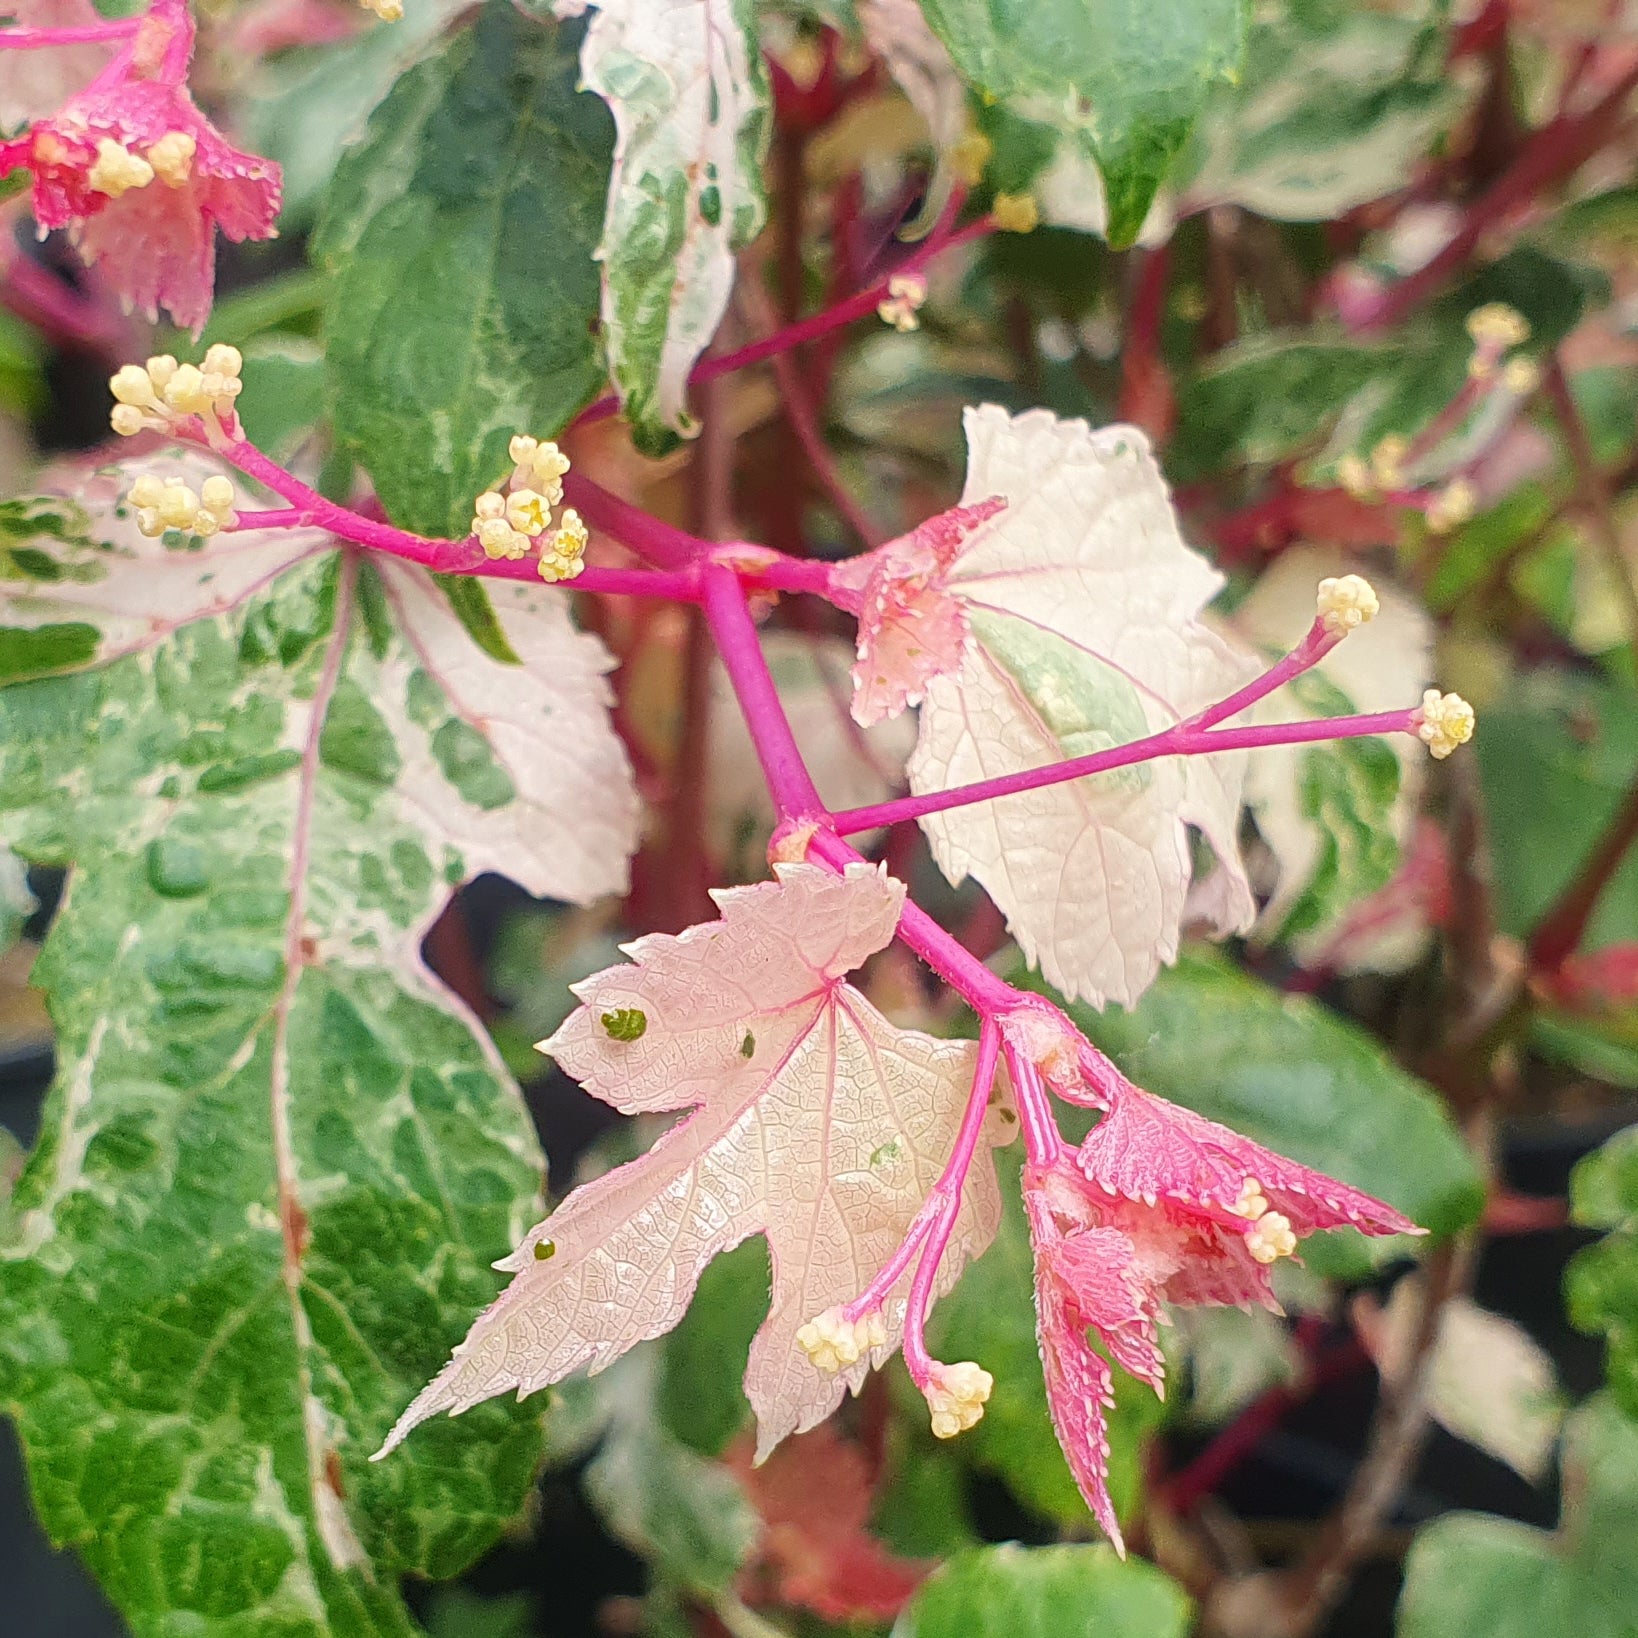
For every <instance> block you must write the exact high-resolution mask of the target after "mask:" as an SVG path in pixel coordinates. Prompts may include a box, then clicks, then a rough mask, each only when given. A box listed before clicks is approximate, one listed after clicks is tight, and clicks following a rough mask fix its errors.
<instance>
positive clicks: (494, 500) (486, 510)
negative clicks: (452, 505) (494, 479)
mask: <svg viewBox="0 0 1638 1638" xmlns="http://www.w3.org/2000/svg"><path fill="white" fill-rule="evenodd" d="M472 513H473V516H474V517H478V518H482V519H484V520H485V521H486V522H487V521H489V520H492V519H494V518H503V517H505V516H506V497H505V496H504V495H498V494H496V493H495V491H494V490H493V489H486V490H485V491H484V492H483V493H482V494H481V495H479V496H478V498H477V499H476V500H475V501H474V502H473V503H472ZM473 533H474V534H476V533H477V531H476V530H475V529H474V530H473Z"/></svg>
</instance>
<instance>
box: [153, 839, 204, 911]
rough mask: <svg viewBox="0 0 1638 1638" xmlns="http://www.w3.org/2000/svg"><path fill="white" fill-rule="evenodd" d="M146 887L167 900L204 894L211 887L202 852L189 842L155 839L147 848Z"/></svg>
mask: <svg viewBox="0 0 1638 1638" xmlns="http://www.w3.org/2000/svg"><path fill="white" fill-rule="evenodd" d="M148 885H149V886H150V887H151V888H153V890H154V892H156V893H159V894H162V895H163V896H164V897H165V898H168V899H186V898H191V897H192V896H193V895H194V894H195V893H203V892H204V890H205V889H206V888H207V887H209V886H210V872H209V871H208V870H207V869H206V868H205V854H204V850H203V849H202V848H199V847H195V846H194V844H193V843H192V842H180V841H175V840H173V839H172V838H170V837H168V836H156V837H155V838H154V839H153V841H151V842H150V843H149V844H148Z"/></svg>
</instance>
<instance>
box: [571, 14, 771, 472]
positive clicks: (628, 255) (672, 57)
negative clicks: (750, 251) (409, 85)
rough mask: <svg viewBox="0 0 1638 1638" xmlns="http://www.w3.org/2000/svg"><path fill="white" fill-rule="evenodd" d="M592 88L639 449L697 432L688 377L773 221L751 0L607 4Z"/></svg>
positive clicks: (596, 22) (597, 25)
mask: <svg viewBox="0 0 1638 1638" xmlns="http://www.w3.org/2000/svg"><path fill="white" fill-rule="evenodd" d="M582 67H583V70H584V79H585V83H586V85H588V86H589V87H590V88H591V89H592V90H594V91H599V92H601V93H602V94H603V96H604V97H606V98H607V99H608V103H609V106H610V107H611V108H612V109H613V110H614V117H615V122H616V124H617V126H618V128H619V131H620V145H619V149H618V151H617V153H616V155H615V161H614V172H613V175H612V176H611V177H610V179H609V194H608V215H607V219H606V221H605V224H604V228H603V240H602V243H601V244H600V245H599V247H598V251H597V255H598V259H599V260H600V261H601V262H602V264H603V326H604V332H605V337H606V340H607V343H608V353H609V368H610V372H611V374H612V375H613V376H614V382H615V385H616V387H618V388H619V391H620V401H621V403H622V404H623V405H624V407H625V411H626V414H627V415H628V416H629V417H630V420H631V424H632V434H633V436H634V438H635V439H636V441H637V444H638V447H639V448H641V449H645V450H647V451H649V452H650V453H652V454H661V453H663V452H664V451H665V450H666V449H667V448H668V447H670V446H671V445H672V444H674V443H675V442H676V438H677V436H678V435H679V434H682V435H685V436H686V435H688V434H690V433H692V432H693V430H694V421H693V418H692V417H691V416H690V415H689V413H688V402H687V391H688V375H689V372H690V371H691V370H692V369H693V367H694V363H695V360H696V359H698V358H699V356H700V354H701V353H702V352H703V351H704V350H705V347H706V345H707V343H709V341H710V340H711V337H712V336H713V335H714V334H715V332H716V328H717V326H718V324H720V323H721V322H722V315H723V313H724V312H725V311H726V309H727V306H728V297H729V294H730V293H731V292H732V290H733V284H734V253H735V252H736V251H739V250H743V249H744V248H745V246H746V245H748V244H749V243H750V242H751V241H752V240H753V239H754V238H755V237H756V236H757V234H758V233H760V232H761V231H762V225H763V223H764V222H765V221H766V220H767V215H768V202H767V195H766V193H765V192H764V189H763V186H762V160H763V157H764V155H765V154H766V152H767V147H768V138H769V134H770V132H771V130H772V109H771V105H770V102H769V92H768V77H767V71H766V70H765V68H764V67H763V64H762V52H761V47H760V45H759V44H758V41H757V35H756V25H755V8H754V6H753V4H752V0H602V3H601V4H600V5H599V6H598V9H597V12H596V15H595V17H594V18H593V20H592V24H591V28H590V30H589V32H588V33H587V35H586V45H585V51H584V53H583V56H582Z"/></svg>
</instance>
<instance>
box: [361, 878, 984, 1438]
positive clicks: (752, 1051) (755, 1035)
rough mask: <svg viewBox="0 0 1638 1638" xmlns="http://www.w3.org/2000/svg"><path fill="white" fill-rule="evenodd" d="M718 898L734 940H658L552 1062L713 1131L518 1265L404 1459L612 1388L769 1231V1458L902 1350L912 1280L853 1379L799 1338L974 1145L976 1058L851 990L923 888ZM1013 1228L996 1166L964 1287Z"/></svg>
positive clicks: (663, 1153)
mask: <svg viewBox="0 0 1638 1638" xmlns="http://www.w3.org/2000/svg"><path fill="white" fill-rule="evenodd" d="M716 899H717V903H718V904H719V906H720V907H721V910H722V918H721V920H720V921H716V922H711V923H708V924H705V925H703V926H699V927H692V928H690V929H689V930H688V931H687V932H685V933H682V934H680V935H678V936H675V937H672V936H670V935H650V936H649V937H646V938H641V939H639V940H637V941H636V943H634V944H632V945H630V946H629V953H630V955H631V956H632V964H631V965H629V966H622V967H611V968H609V969H608V970H607V971H605V972H601V973H598V974H596V975H595V976H593V977H592V978H589V979H587V980H586V981H585V982H584V983H581V984H578V985H576V986H575V993H576V994H577V995H578V996H579V997H580V998H581V1001H582V1002H583V1005H582V1006H581V1007H580V1008H579V1009H578V1010H577V1011H576V1012H575V1013H573V1014H572V1015H571V1016H570V1018H569V1019H568V1021H567V1022H566V1023H565V1024H564V1025H563V1027H562V1028H561V1029H560V1030H559V1031H558V1032H557V1034H556V1035H555V1036H553V1037H552V1039H551V1040H550V1041H549V1042H546V1043H545V1048H546V1050H548V1051H550V1052H551V1053H552V1054H554V1055H555V1056H556V1057H557V1059H558V1061H559V1062H560V1063H561V1064H562V1065H563V1067H564V1068H565V1069H566V1070H568V1071H569V1072H570V1073H571V1074H573V1075H575V1076H576V1077H577V1078H579V1079H580V1080H581V1081H582V1082H583V1083H584V1085H585V1086H586V1088H587V1090H589V1091H591V1092H593V1093H594V1094H595V1095H596V1096H598V1097H600V1098H602V1099H603V1100H604V1101H605V1102H607V1103H610V1104H613V1105H614V1106H615V1107H616V1108H617V1109H620V1110H623V1111H624V1112H626V1113H627V1114H639V1113H649V1112H653V1111H659V1110H674V1109H688V1108H691V1109H693V1110H694V1113H693V1114H691V1115H690V1116H689V1117H688V1118H687V1119H686V1120H684V1121H682V1122H681V1123H680V1124H678V1125H677V1126H675V1127H673V1128H672V1129H671V1130H670V1131H669V1132H667V1133H666V1134H665V1136H664V1137H662V1138H661V1139H660V1141H659V1142H658V1143H656V1144H655V1146H654V1147H653V1148H652V1149H651V1150H650V1151H649V1152H648V1153H647V1154H646V1155H644V1156H642V1157H641V1158H640V1159H638V1160H635V1161H632V1162H630V1163H629V1164H627V1165H625V1166H621V1167H619V1168H617V1169H616V1170H615V1171H612V1172H610V1173H608V1174H607V1175H606V1176H604V1177H601V1178H599V1179H597V1180H596V1181H595V1182H592V1183H588V1184H585V1185H583V1186H582V1187H581V1188H579V1189H577V1190H576V1191H575V1192H574V1193H573V1194H571V1195H570V1196H569V1198H568V1200H567V1201H566V1202H565V1203H564V1204H563V1205H562V1206H561V1207H560V1208H559V1209H558V1210H557V1211H556V1212H555V1213H554V1214H553V1215H552V1216H551V1217H549V1218H548V1219H547V1220H546V1221H545V1222H543V1223H541V1224H539V1225H538V1226H537V1227H536V1228H534V1229H533V1230H531V1231H530V1233H529V1234H528V1235H527V1236H526V1237H525V1239H524V1241H523V1243H522V1244H521V1245H520V1246H519V1247H518V1249H517V1250H516V1251H515V1252H514V1253H513V1254H512V1255H511V1256H510V1257H508V1258H507V1259H505V1261H504V1262H502V1263H501V1264H499V1265H497V1266H499V1267H502V1268H506V1269H509V1270H511V1271H512V1272H513V1274H514V1276H515V1278H514V1279H513V1282H512V1284H511V1286H510V1287H509V1288H508V1289H507V1290H506V1291H505V1292H504V1293H503V1294H502V1295H501V1297H500V1298H499V1300H498V1301H496V1302H495V1303H494V1304H493V1305H492V1306H491V1307H490V1308H489V1309H488V1310H487V1311H486V1312H485V1313H484V1314H483V1315H482V1316H481V1317H480V1318H479V1319H478V1321H477V1322H476V1324H474V1326H473V1327H472V1330H471V1332H470V1333H469V1335H468V1336H467V1339H466V1341H465V1342H463V1343H462V1344H461V1346H460V1347H459V1348H457V1349H456V1351H455V1356H454V1358H453V1359H452V1360H451V1362H450V1364H449V1365H448V1366H447V1367H446V1368H445V1369H444V1371H443V1372H442V1373H441V1374H440V1375H439V1376H438V1378H437V1379H436V1380H435V1381H434V1382H433V1383H432V1384H431V1385H430V1386H429V1387H428V1388H427V1389H426V1390H425V1391H423V1392H422V1393H421V1395H420V1396H419V1397H418V1398H417V1399H416V1400H415V1402H414V1403H413V1404H412V1405H411V1406H410V1407H409V1409H408V1410H407V1411H406V1412H405V1413H404V1415H403V1417H402V1418H400V1420H399V1422H398V1425H397V1426H396V1427H395V1428H394V1429H393V1431H392V1434H391V1435H390V1436H389V1438H388V1440H387V1443H386V1446H385V1447H384V1449H387V1450H390V1449H391V1448H392V1447H393V1446H394V1445H395V1444H397V1443H398V1442H399V1441H400V1440H401V1439H402V1438H403V1437H404V1435H405V1434H406V1433H408V1432H409V1430H410V1429H411V1428H412V1427H414V1426H415V1425H416V1424H417V1423H418V1422H421V1421H424V1420H425V1419H426V1418H427V1417H429V1416H432V1415H434V1414H435V1413H437V1412H438V1411H444V1410H447V1411H449V1412H451V1413H455V1412H459V1411H462V1410H465V1409H466V1408H467V1407H469V1406H471V1405H474V1404H476V1403H478V1402H479V1401H480V1400H483V1399H487V1398H489V1397H491V1396H492V1395H494V1394H497V1393H502V1392H505V1391H506V1390H508V1389H516V1390H517V1391H518V1392H519V1394H520V1395H521V1394H525V1393H530V1392H533V1391H534V1390H535V1389H537V1388H541V1387H544V1386H546V1385H547V1384H549V1383H552V1382H556V1381H559V1380H560V1379H561V1378H563V1377H564V1376H567V1375H568V1374H569V1373H570V1372H571V1371H574V1370H577V1369H580V1368H581V1367H586V1366H589V1367H590V1368H591V1369H592V1370H594V1371H595V1370H598V1369H600V1368H601V1367H603V1366H605V1365H607V1364H609V1363H610V1361H612V1360H613V1359H615V1358H616V1357H617V1356H618V1355H620V1354H621V1353H623V1352H624V1351H625V1350H626V1349H628V1348H630V1347H631V1346H633V1345H634V1344H635V1343H637V1342H640V1341H643V1340H645V1339H646V1338H649V1337H654V1336H658V1335H660V1334H661V1333H663V1332H665V1331H668V1330H670V1329H671V1327H672V1326H674V1325H675V1324H676V1323H677V1322H678V1321H679V1320H680V1319H681V1318H682V1316H683V1313H684V1312H685V1310H686V1309H687V1307H688V1303H689V1300H690V1298H691V1296H692V1295H693V1291H694V1286H695V1283H696V1282H697V1280H698V1279H699V1276H700V1273H701V1271H702V1270H703V1269H704V1267H705V1266H706V1264H707V1263H709V1262H710V1261H711V1259H712V1258H713V1257H715V1256H717V1255H718V1254H719V1253H720V1252H723V1251H727V1250H728V1249H730V1248H731V1247H733V1246H735V1245H737V1244H739V1243H740V1242H741V1241H742V1240H746V1239H748V1238H750V1237H751V1236H752V1235H756V1234H762V1235H764V1236H766V1238H767V1241H768V1246H769V1251H770V1254H771V1258H772V1264H773V1303H772V1308H771V1310H770V1312H769V1315H768V1319H767V1321H766V1322H765V1323H764V1325H763V1327H762V1329H761V1330H760V1331H759V1332H758V1333H757V1336H756V1340H755V1342H754V1343H753V1344H752V1348H751V1357H750V1363H749V1366H748V1367H747V1370H746V1375H745V1391H746V1394H747V1396H748V1397H749V1399H750V1401H751V1404H752V1406H753V1407H754V1409H755V1411H756V1414H757V1420H758V1433H759V1437H758V1449H759V1452H760V1453H761V1454H763V1455H765V1454H766V1453H767V1452H768V1451H769V1450H771V1449H772V1448H773V1446H774V1445H775V1444H777V1443H778V1441H779V1440H780V1439H782V1438H783V1437H784V1436H785V1435H786V1434H787V1433H791V1432H795V1431H800V1430H802V1429H806V1428H810V1427H812V1426H814V1425H815V1424H816V1423H818V1422H821V1421H823V1420H824V1418H825V1417H826V1416H828V1415H829V1414H830V1413H831V1411H833V1410H834V1409H835V1408H836V1406H837V1405H838V1404H839V1403H840V1402H841V1399H842V1396H843V1394H844V1393H845V1392H846V1391H847V1390H848V1389H849V1388H852V1389H854V1390H855V1391H856V1390H857V1389H858V1387H859V1385H860V1384H861V1383H862V1382H863V1380H864V1377H865V1375H866V1373H867V1372H868V1371H869V1370H870V1369H871V1368H872V1367H875V1366H879V1365H881V1364H882V1363H883V1362H884V1361H885V1360H886V1359H887V1358H888V1356H889V1355H890V1354H891V1352H892V1351H893V1349H894V1348H895V1347H897V1345H898V1341H899V1336H900V1332H901V1328H902V1321H903V1311H904V1297H905V1293H906V1290H907V1288H908V1275H906V1276H905V1277H904V1278H903V1279H902V1280H901V1281H900V1282H899V1284H898V1285H897V1286H896V1287H895V1289H894V1293H893V1294H892V1296H890V1298H889V1300H888V1302H887V1304H886V1306H885V1310H884V1316H883V1317H884V1320H885V1322H886V1326H887V1340H886V1343H885V1345H884V1346H882V1347H879V1348H876V1349H874V1350H872V1352H871V1353H870V1354H869V1355H867V1356H866V1357H865V1358H863V1359H861V1360H859V1362H858V1363H857V1364H856V1365H854V1366H852V1367H850V1368H849V1369H847V1370H845V1371H842V1372H840V1373H838V1374H834V1375H833V1374H830V1373H827V1372H824V1371H821V1370H819V1369H818V1368H817V1367H816V1366H814V1365H813V1364H812V1363H811V1362H810V1360H809V1359H808V1357H807V1356H806V1354H804V1353H803V1351H802V1350H801V1349H800V1348H799V1347H798V1346H797V1343H796V1332H797V1331H798V1330H799V1329H800V1328H801V1326H803V1325H804V1324H806V1323H807V1321H809V1320H810V1319H812V1318H814V1316H815V1315H817V1314H820V1313H822V1312H824V1311H825V1310H826V1309H829V1308H832V1307H835V1306H839V1305H840V1304H842V1303H845V1302H847V1301H848V1300H849V1299H850V1298H852V1297H854V1296H856V1295H857V1294H858V1293H859V1292H860V1291H862V1290H863V1289H864V1288H865V1287H866V1286H867V1285H868V1284H869V1283H870V1281H871V1279H872V1277H873V1276H874V1275H875V1274H876V1273H877V1271H878V1270H880V1269H881V1268H882V1267H883V1265H884V1264H885V1263H886V1262H887V1260H888V1258H889V1257H890V1256H891V1254H892V1253H893V1251H894V1250H895V1249H896V1248H897V1246H898V1245H899V1243H900V1241H901V1240H902V1239H903V1237H904V1234H905V1231H906V1230H907V1229H908V1228H909V1226H910V1223H911V1221H912V1219H913V1218H914V1217H915V1215H916V1212H917V1210H918V1208H919V1207H920V1206H921V1204H922V1202H923V1200H924V1199H925V1198H926V1196H927V1194H928V1192H929V1191H930V1189H931V1188H932V1186H933V1185H934V1183H935V1182H936V1181H937V1180H938V1176H939V1173H940V1171H941V1170H942V1168H943V1166H944V1163H945V1161H946V1159H947V1158H948V1156H949V1153H950V1151H951V1149H952V1148H953V1146H954V1143H955V1138H956V1133H957V1130H958V1128H959V1126H960V1122H961V1116H962V1111H963V1106H964V1105H965V1102H966V1098H967V1092H968V1088H969V1085H970V1082H971V1078H972V1073H973V1067H974V1057H975V1054H974V1049H973V1047H972V1044H971V1043H968V1042H958V1041H942V1040H936V1039H934V1038H933V1037H931V1036H927V1035H922V1034H920V1033H918V1032H916V1031H914V1030H903V1029H898V1028H896V1027H894V1026H893V1025H892V1024H890V1023H888V1021H887V1020H886V1019H885V1018H883V1017H882V1016H881V1014H880V1013H878V1012H877V1011H876V1009H875V1008H874V1007H872V1006H871V1005H870V1003H869V1002H868V1001H866V1000H865V998H864V997H863V996H862V995H861V994H860V993H859V992H858V991H857V990H856V989H854V988H853V987H852V986H851V985H849V984H847V983H845V982H844V975H845V974H846V973H848V972H849V971H851V970H852V969H853V968H855V967H857V966H858V965H859V964H860V963H861V962H863V961H864V960H865V959H866V958H867V957H868V956H870V955H871V954H872V953H873V952H875V951H876V950H878V949H880V948H881V947H882V946H883V945H884V944H886V943H887V941H888V940H889V939H890V938H891V937H892V936H893V930H894V928H895V926H896V925H897V922H898V916H899V912H900V909H901V908H902V906H903V903H904V888H903V886H902V884H900V883H899V882H896V881H894V880H893V879H892V878H891V877H889V876H887V875H886V874H885V873H884V872H883V871H881V870H879V869H875V868H872V867H869V866H865V865H856V866H854V867H852V868H851V869H849V871H848V872H847V873H846V875H844V876H834V875H831V874H830V873H828V872H826V871H824V870H821V869H819V868H818V867H816V866H812V865H787V866H782V867H780V868H779V876H778V880H776V881H772V882H761V883H758V884H757V885H756V886H754V887H743V888H733V889H730V890H728V891H725V892H719V893H718V894H717V895H716ZM639 1021H640V1033H639V1032H638V1024H639ZM622 1035H626V1036H634V1038H631V1039H620V1038H619V1037H620V1036H622ZM1002 1141H1004V1138H1002ZM999 1211H1000V1202H999V1196H998V1192H997V1187H996V1181H995V1173H994V1169H993V1167H991V1166H990V1165H989V1164H987V1163H980V1164H978V1165H976V1166H974V1167H973V1169H972V1171H971V1172H970V1173H969V1174H968V1178H967V1182H966V1186H965V1189H964V1192H963V1196H962V1204H961V1211H960V1215H959V1217H958V1219H957V1223H956V1228H955V1233H954V1236H953V1238H952V1241H951V1246H950V1251H949V1252H948V1253H947V1254H946V1256H945V1259H944V1262H943V1265H942V1268H941V1275H940V1279H941V1286H940V1288H941V1289H948V1287H949V1285H950V1284H951V1283H953V1282H954V1280H955V1278H956V1277H957V1275H958V1274H959V1273H960V1271H961V1269H962V1267H963V1265H964V1264H965V1262H966V1261H967V1259H968V1258H969V1257H972V1256H975V1255H977V1254H978V1252H980V1251H982V1250H983V1248H984V1247H985V1246H986V1245H988V1243H989V1242H990V1240H991V1238H992V1237H993V1236H994V1233H995V1228H996V1224H997V1221H998V1217H999ZM537 1247H543V1248H546V1250H544V1251H542V1252H537V1249H536V1248H537Z"/></svg>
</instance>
